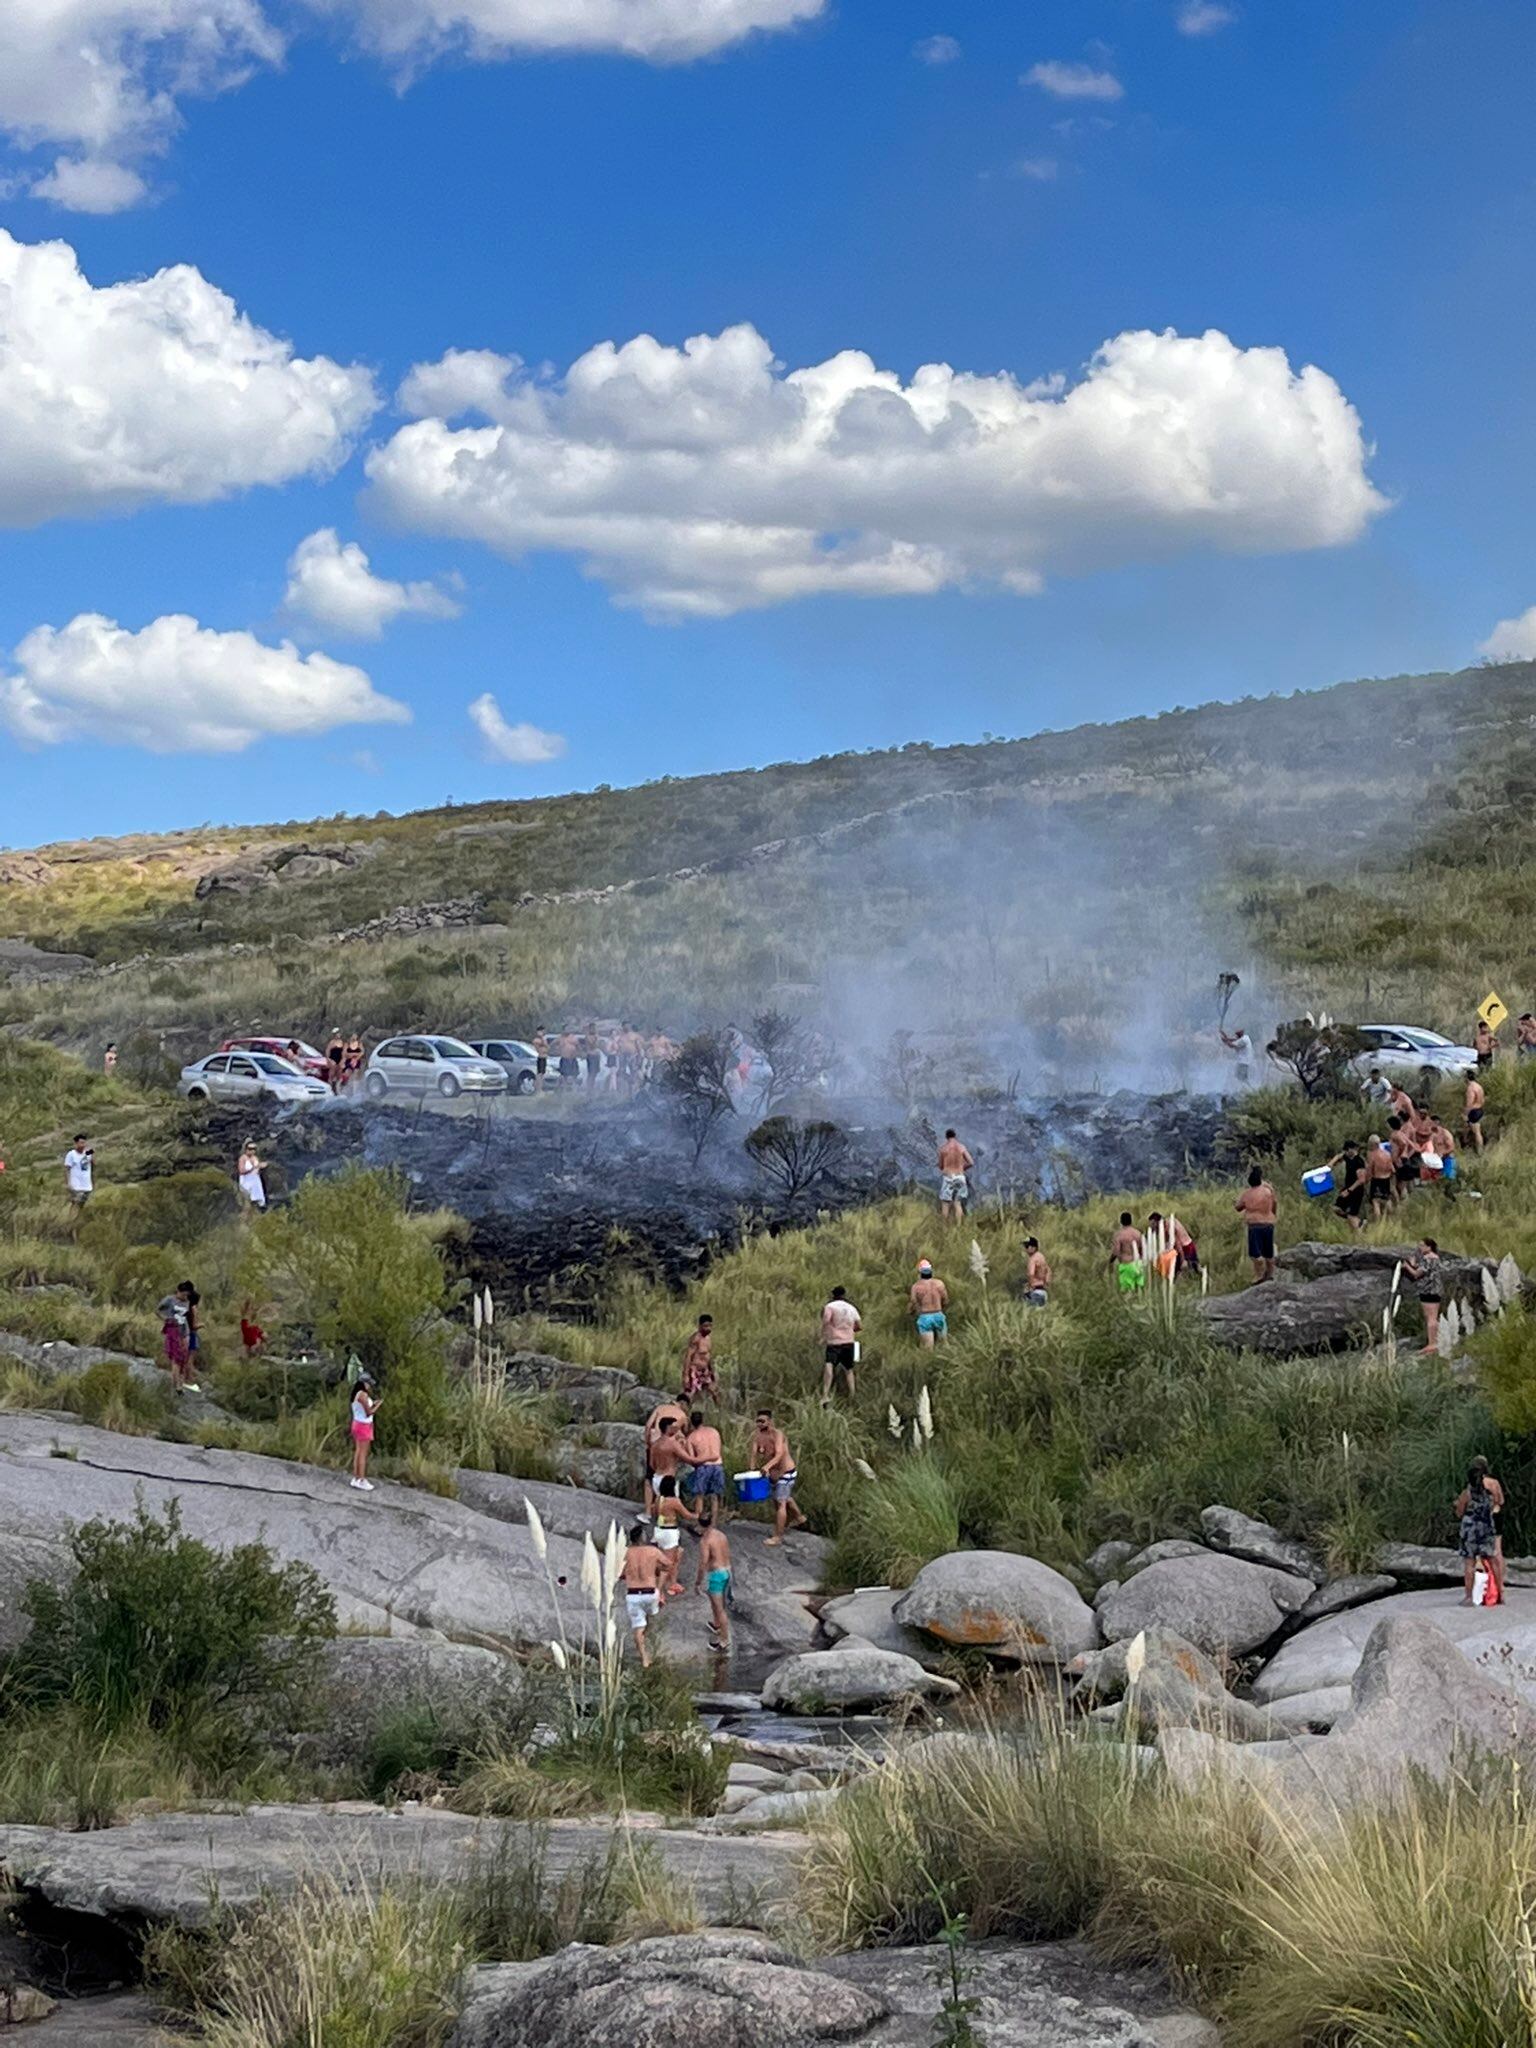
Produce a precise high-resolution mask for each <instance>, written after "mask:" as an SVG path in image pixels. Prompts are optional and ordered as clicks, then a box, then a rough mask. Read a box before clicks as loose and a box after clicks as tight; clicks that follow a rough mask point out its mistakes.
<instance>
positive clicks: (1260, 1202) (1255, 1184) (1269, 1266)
mask: <svg viewBox="0 0 1536 2048" xmlns="http://www.w3.org/2000/svg"><path fill="white" fill-rule="evenodd" d="M1233 1207H1234V1208H1235V1209H1236V1210H1237V1213H1238V1215H1239V1216H1241V1217H1242V1219H1243V1223H1244V1226H1245V1228H1246V1229H1247V1232H1248V1256H1249V1258H1250V1259H1252V1261H1253V1284H1254V1286H1255V1287H1257V1286H1258V1284H1259V1282H1260V1281H1261V1280H1273V1279H1274V1277H1275V1225H1276V1224H1277V1223H1278V1222H1279V1221H1280V1203H1279V1201H1278V1199H1277V1198H1276V1195H1275V1191H1274V1189H1273V1188H1272V1187H1271V1186H1270V1184H1269V1182H1268V1181H1267V1180H1266V1179H1265V1178H1264V1175H1263V1172H1262V1171H1261V1169H1260V1168H1259V1167H1257V1166H1255V1167H1252V1168H1250V1170H1249V1174H1248V1185H1247V1187H1245V1188H1244V1190H1243V1192H1242V1193H1241V1194H1240V1195H1239V1196H1238V1198H1237V1200H1236V1202H1235V1203H1234V1204H1233Z"/></svg>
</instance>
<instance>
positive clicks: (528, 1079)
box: [469, 1038, 560, 1095]
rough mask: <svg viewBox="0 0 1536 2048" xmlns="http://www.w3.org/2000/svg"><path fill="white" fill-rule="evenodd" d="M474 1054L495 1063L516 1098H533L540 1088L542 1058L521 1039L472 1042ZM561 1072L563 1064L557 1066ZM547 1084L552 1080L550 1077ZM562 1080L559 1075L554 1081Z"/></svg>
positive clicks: (487, 1039)
mask: <svg viewBox="0 0 1536 2048" xmlns="http://www.w3.org/2000/svg"><path fill="white" fill-rule="evenodd" d="M469 1049H470V1051H471V1052H477V1053H479V1054H480V1056H481V1058H482V1059H488V1060H494V1061H495V1062H496V1064H497V1066H499V1067H500V1068H501V1069H502V1070H503V1072H504V1073H505V1074H506V1077H507V1086H508V1087H509V1088H510V1089H511V1090H512V1093H513V1094H514V1095H532V1094H533V1092H534V1090H535V1089H536V1088H537V1087H538V1085H539V1056H538V1054H537V1053H536V1052H535V1051H534V1049H533V1047H532V1046H531V1045H529V1044H528V1043H527V1042H526V1041H525V1040H523V1039H521V1038H472V1039H471V1040H470V1041H469ZM554 1064H555V1065H556V1067H557V1068H558V1065H559V1062H558V1061H556V1062H555V1063H554ZM545 1078H546V1080H547V1079H549V1078H550V1076H549V1075H548V1073H547V1072H546V1075H545ZM553 1078H554V1079H555V1080H557V1081H558V1080H559V1078H560V1076H559V1073H558V1072H557V1073H556V1074H555V1075H554V1077H553Z"/></svg>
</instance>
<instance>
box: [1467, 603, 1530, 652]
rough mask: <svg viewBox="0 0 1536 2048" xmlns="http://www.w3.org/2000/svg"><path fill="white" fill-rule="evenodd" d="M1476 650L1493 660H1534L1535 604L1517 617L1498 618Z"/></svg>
mask: <svg viewBox="0 0 1536 2048" xmlns="http://www.w3.org/2000/svg"><path fill="white" fill-rule="evenodd" d="M1477 651H1478V653H1479V654H1487V655H1491V656H1492V657H1493V659H1494V660H1495V661H1536V604H1533V605H1532V606H1531V607H1530V609H1529V610H1528V611H1523V612H1521V613H1520V615H1519V616H1518V618H1513V619H1500V621H1499V623H1498V624H1497V625H1496V626H1495V627H1494V629H1493V631H1492V632H1491V633H1490V634H1489V635H1488V638H1487V639H1486V640H1484V641H1483V643H1482V644H1481V646H1480V647H1479V648H1478V650H1477Z"/></svg>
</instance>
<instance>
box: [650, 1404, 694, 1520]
mask: <svg viewBox="0 0 1536 2048" xmlns="http://www.w3.org/2000/svg"><path fill="white" fill-rule="evenodd" d="M687 1427H688V1403H687V1402H686V1401H658V1402H657V1404H656V1406H655V1407H654V1408H653V1409H652V1410H651V1412H650V1414H649V1415H648V1416H647V1417H646V1422H645V1512H646V1513H647V1514H648V1515H650V1514H654V1513H655V1511H656V1481H657V1480H658V1479H665V1478H667V1477H668V1476H669V1475H670V1477H672V1478H673V1479H675V1478H676V1477H677V1474H678V1469H679V1467H680V1466H682V1465H684V1464H686V1463H689V1462H690V1460H689V1459H688V1456H687V1452H686V1449H685V1447H684V1439H683V1432H684V1430H686V1428H687Z"/></svg>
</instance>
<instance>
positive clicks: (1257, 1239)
mask: <svg viewBox="0 0 1536 2048" xmlns="http://www.w3.org/2000/svg"><path fill="white" fill-rule="evenodd" d="M1248 1256H1249V1258H1250V1259H1272V1258H1273V1257H1274V1256H1275V1226H1274V1225H1273V1223H1250V1224H1249V1226H1248Z"/></svg>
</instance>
